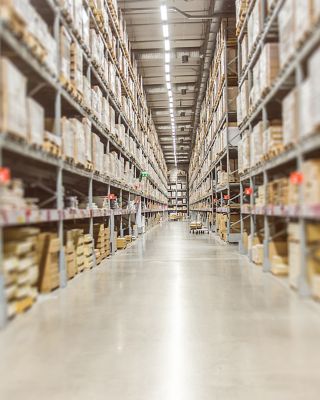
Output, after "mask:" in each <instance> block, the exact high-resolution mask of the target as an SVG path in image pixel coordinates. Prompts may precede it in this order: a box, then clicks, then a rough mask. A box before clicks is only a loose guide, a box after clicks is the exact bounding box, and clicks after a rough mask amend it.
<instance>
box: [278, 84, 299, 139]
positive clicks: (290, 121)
mask: <svg viewBox="0 0 320 400" xmlns="http://www.w3.org/2000/svg"><path fill="white" fill-rule="evenodd" d="M298 116H299V110H298V91H297V89H296V88H295V89H293V90H292V91H291V92H290V93H289V94H288V95H287V96H286V97H285V98H284V99H283V101H282V122H283V142H284V145H285V146H286V145H290V144H295V143H297V140H298V136H299V118H298Z"/></svg>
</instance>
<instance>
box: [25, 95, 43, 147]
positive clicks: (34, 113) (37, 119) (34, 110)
mask: <svg viewBox="0 0 320 400" xmlns="http://www.w3.org/2000/svg"><path fill="white" fill-rule="evenodd" d="M27 110H28V142H29V143H31V144H36V145H38V146H41V145H42V143H43V136H44V108H43V107H42V106H41V105H40V104H39V103H37V102H36V101H35V100H33V99H32V98H31V97H28V98H27Z"/></svg>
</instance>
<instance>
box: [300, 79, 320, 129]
mask: <svg viewBox="0 0 320 400" xmlns="http://www.w3.org/2000/svg"><path fill="white" fill-rule="evenodd" d="M313 101H316V100H315V99H314V92H313V88H312V87H311V80H310V79H309V78H307V79H305V81H304V82H303V83H302V84H301V85H300V87H299V133H300V135H301V136H306V135H309V134H310V133H312V131H313V126H312V117H311V115H310V114H311V110H312V102H313ZM319 110H320V108H319Z"/></svg>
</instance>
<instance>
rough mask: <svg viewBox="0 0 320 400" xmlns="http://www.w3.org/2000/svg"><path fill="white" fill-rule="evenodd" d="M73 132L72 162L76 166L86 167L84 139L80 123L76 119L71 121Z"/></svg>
mask: <svg viewBox="0 0 320 400" xmlns="http://www.w3.org/2000/svg"><path fill="white" fill-rule="evenodd" d="M71 124H72V125H71V126H72V128H73V130H74V160H75V162H76V163H77V164H80V165H82V166H85V165H86V138H85V133H84V126H83V124H82V122H80V121H79V120H77V119H76V118H72V119H71Z"/></svg>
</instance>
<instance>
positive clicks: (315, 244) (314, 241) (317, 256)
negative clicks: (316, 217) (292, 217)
mask: <svg viewBox="0 0 320 400" xmlns="http://www.w3.org/2000/svg"><path fill="white" fill-rule="evenodd" d="M319 237H320V224H319V223H308V224H306V240H307V254H308V256H307V271H308V278H309V282H310V284H311V291H312V296H313V297H314V298H315V299H317V300H320V247H319Z"/></svg>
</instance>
